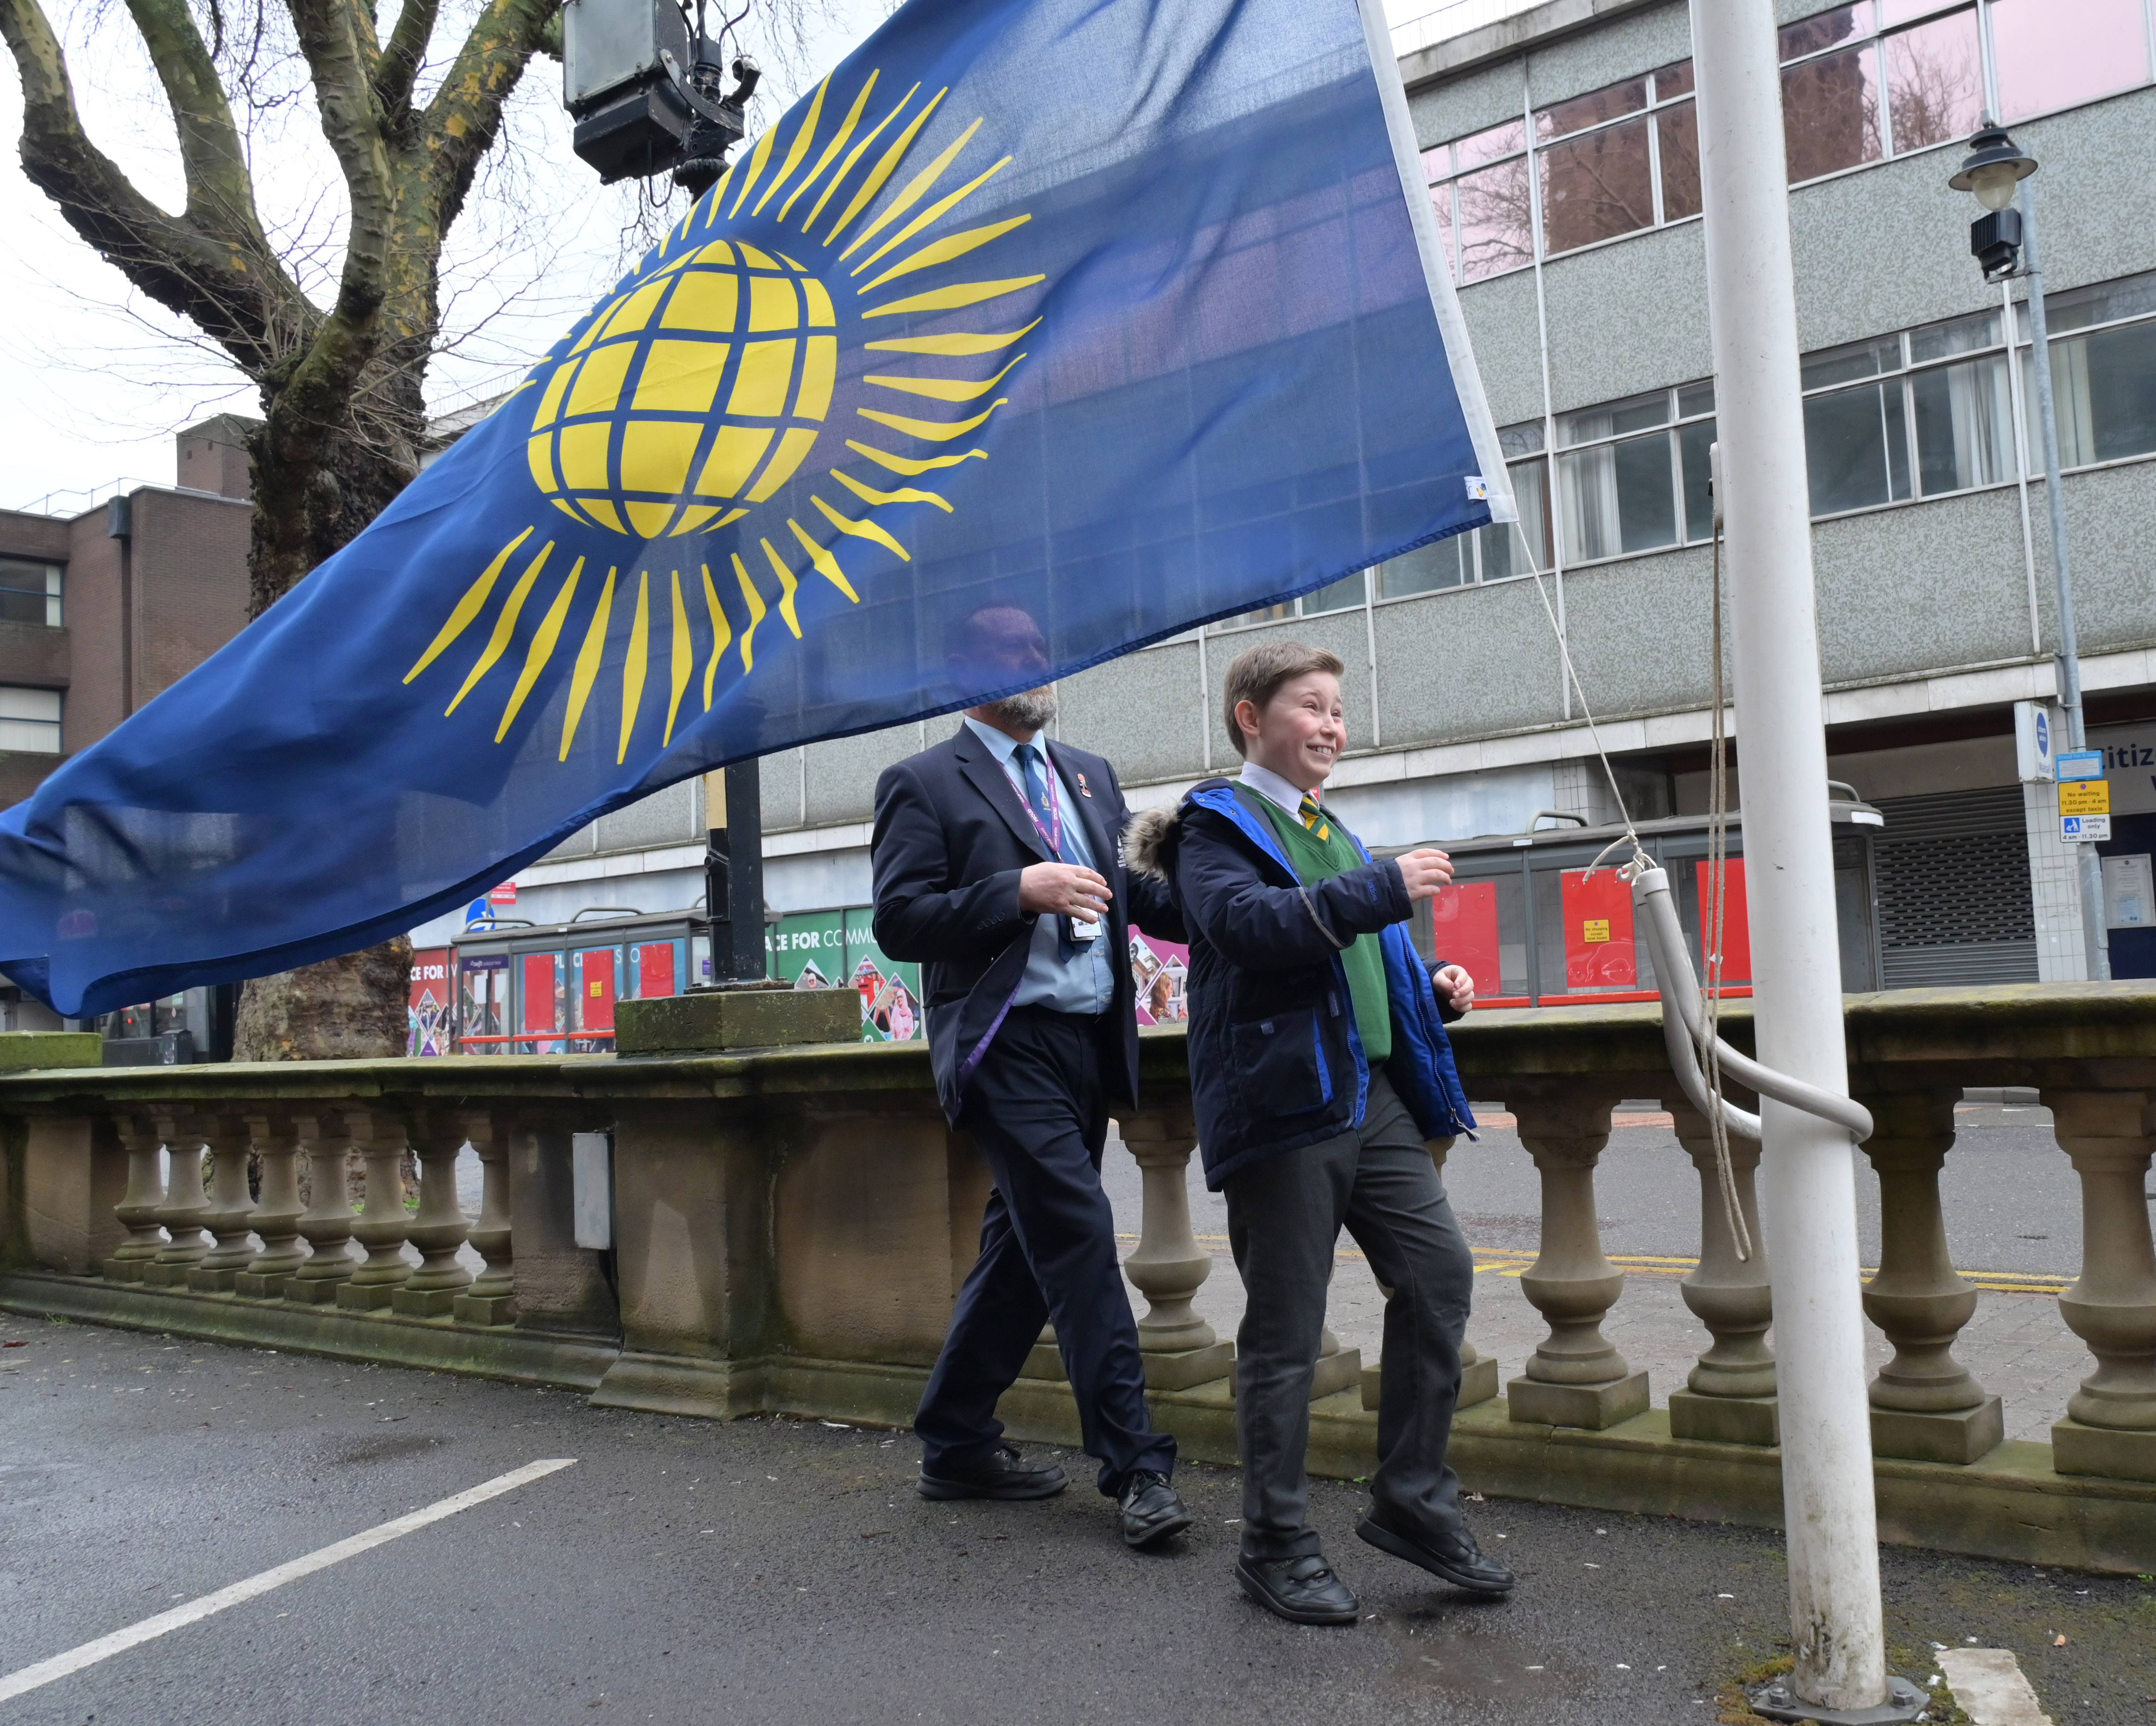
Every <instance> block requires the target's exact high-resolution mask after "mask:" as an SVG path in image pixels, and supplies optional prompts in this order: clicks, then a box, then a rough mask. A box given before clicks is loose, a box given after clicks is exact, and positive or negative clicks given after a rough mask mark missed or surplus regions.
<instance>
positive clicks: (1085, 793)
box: [1078, 773, 1093, 797]
mask: <svg viewBox="0 0 2156 1726" xmlns="http://www.w3.org/2000/svg"><path fill="white" fill-rule="evenodd" d="M1078 794H1079V795H1080V796H1081V797H1091V795H1092V794H1093V788H1092V787H1091V785H1088V784H1087V783H1086V776H1085V774H1083V773H1081V774H1079V775H1078Z"/></svg>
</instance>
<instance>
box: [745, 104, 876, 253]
mask: <svg viewBox="0 0 2156 1726" xmlns="http://www.w3.org/2000/svg"><path fill="white" fill-rule="evenodd" d="M878 75H879V74H878V71H877V69H875V68H873V67H872V68H870V71H869V77H868V82H867V83H865V84H864V85H862V86H861V93H860V95H857V96H855V98H854V105H853V108H852V110H851V111H850V112H849V113H848V114H847V116H846V118H845V123H844V125H842V126H839V135H838V136H836V137H835V138H834V139H832V140H831V141H830V142H829V143H828V144H826V145H825V146H824V153H823V154H822V155H821V156H819V157H817V158H816V166H815V167H812V168H810V169H809V170H808V178H807V179H805V180H803V182H801V183H800V184H799V185H798V186H796V187H794V188H793V190H792V191H791V192H789V193H787V194H786V202H785V203H783V204H781V205H779V207H778V219H779V220H780V221H781V222H783V221H784V220H785V219H786V218H788V216H790V215H792V214H793V206H794V204H795V203H798V201H799V199H800V198H801V195H802V193H804V192H806V191H807V190H808V188H809V187H811V186H813V185H814V184H815V183H816V182H817V181H818V180H819V179H821V178H822V177H823V176H824V169H825V168H827V167H830V165H831V164H832V162H834V161H835V160H836V159H837V157H838V154H839V152H840V151H841V150H843V149H844V148H845V147H846V140H847V139H849V138H850V137H851V136H853V135H854V128H855V126H859V125H860V123H861V113H862V110H864V109H865V108H866V107H867V106H868V105H869V92H870V91H871V90H874V89H875V86H876V79H877V76H878ZM757 208H758V209H761V208H763V206H762V205H761V204H758V205H757ZM793 267H794V268H795V269H797V270H798V269H799V268H800V267H801V266H800V265H798V264H797V265H794V266H793Z"/></svg>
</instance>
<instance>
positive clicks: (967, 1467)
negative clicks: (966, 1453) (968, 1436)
mask: <svg viewBox="0 0 2156 1726" xmlns="http://www.w3.org/2000/svg"><path fill="white" fill-rule="evenodd" d="M1069 1485H1070V1476H1069V1475H1067V1474H1065V1472H1063V1465H1062V1464H1061V1463H1060V1462H1056V1461H1039V1462H1029V1461H1026V1459H1025V1458H1024V1457H1023V1456H1019V1453H1018V1446H1015V1445H999V1446H997V1447H996V1448H995V1449H994V1450H993V1451H990V1452H989V1453H988V1456H985V1457H983V1459H982V1460H981V1461H978V1462H968V1463H966V1464H963V1465H962V1466H961V1465H954V1464H952V1463H950V1462H945V1463H944V1464H943V1472H942V1473H941V1474H931V1473H930V1472H928V1467H927V1464H926V1463H923V1464H922V1465H921V1478H920V1479H919V1480H917V1481H916V1482H914V1483H913V1489H914V1490H915V1491H916V1492H918V1493H920V1494H921V1497H924V1498H1053V1497H1055V1495H1056V1494H1057V1493H1058V1492H1061V1491H1062V1490H1063V1489H1064V1487H1067V1486H1069Z"/></svg>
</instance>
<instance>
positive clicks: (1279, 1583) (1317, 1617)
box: [1235, 1552, 1363, 1624]
mask: <svg viewBox="0 0 2156 1726" xmlns="http://www.w3.org/2000/svg"><path fill="white" fill-rule="evenodd" d="M1235 1580H1236V1581H1238V1582H1240V1583H1241V1584H1242V1585H1243V1592H1244V1593H1245V1594H1246V1595H1249V1596H1250V1598H1251V1599H1252V1600H1255V1601H1256V1602H1257V1603H1258V1604H1259V1605H1260V1606H1263V1607H1264V1608H1265V1610H1267V1611H1268V1612H1270V1613H1272V1614H1273V1615H1274V1616H1276V1617H1280V1618H1285V1619H1286V1620H1287V1621H1288V1622H1289V1623H1291V1624H1353V1622H1354V1621H1356V1619H1357V1618H1358V1616H1361V1613H1362V1610H1363V1606H1362V1603H1361V1602H1360V1601H1359V1600H1357V1599H1356V1598H1355V1595H1354V1590H1352V1589H1350V1588H1349V1587H1348V1586H1347V1584H1346V1583H1344V1582H1342V1580H1340V1579H1339V1578H1338V1577H1337V1576H1336V1575H1334V1574H1332V1566H1331V1565H1330V1564H1327V1563H1326V1562H1325V1560H1324V1559H1323V1558H1322V1557H1321V1556H1320V1555H1319V1554H1317V1553H1314V1552H1313V1553H1309V1554H1305V1555H1304V1556H1303V1557H1301V1558H1299V1559H1248V1558H1245V1559H1236V1560H1235Z"/></svg>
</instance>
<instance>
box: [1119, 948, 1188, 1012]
mask: <svg viewBox="0 0 2156 1726" xmlns="http://www.w3.org/2000/svg"><path fill="white" fill-rule="evenodd" d="M1131 980H1132V982H1133V983H1134V984H1137V1020H1138V1023H1139V1024H1140V1025H1178V1024H1180V1023H1181V1022H1182V1021H1183V1020H1186V1019H1188V1018H1189V1016H1190V1001H1189V994H1188V991H1189V987H1190V949H1189V948H1187V947H1185V946H1183V944H1182V943H1179V942H1175V941H1156V940H1155V939H1154V938H1153V937H1152V936H1150V935H1147V934H1146V933H1145V932H1143V931H1142V930H1138V929H1132V931H1131Z"/></svg>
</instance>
